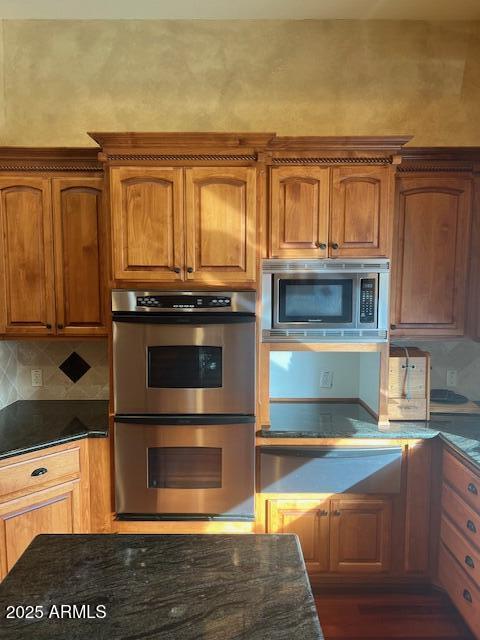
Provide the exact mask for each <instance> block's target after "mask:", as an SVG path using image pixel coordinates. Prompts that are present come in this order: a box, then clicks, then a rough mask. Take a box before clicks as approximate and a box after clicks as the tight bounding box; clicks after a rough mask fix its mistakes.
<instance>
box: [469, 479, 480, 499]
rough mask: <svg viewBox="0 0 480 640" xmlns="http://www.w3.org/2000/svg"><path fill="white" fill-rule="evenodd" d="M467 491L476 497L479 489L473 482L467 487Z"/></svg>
mask: <svg viewBox="0 0 480 640" xmlns="http://www.w3.org/2000/svg"><path fill="white" fill-rule="evenodd" d="M467 491H468V492H469V493H473V495H474V496H478V489H477V487H476V486H475V485H474V484H473V482H470V484H469V485H468V487H467Z"/></svg>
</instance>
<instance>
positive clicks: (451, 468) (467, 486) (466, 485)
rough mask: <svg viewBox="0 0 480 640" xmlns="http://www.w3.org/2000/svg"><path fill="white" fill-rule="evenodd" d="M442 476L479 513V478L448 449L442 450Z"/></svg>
mask: <svg viewBox="0 0 480 640" xmlns="http://www.w3.org/2000/svg"><path fill="white" fill-rule="evenodd" d="M443 478H444V480H446V481H447V482H448V484H449V485H451V486H452V487H453V488H454V489H455V491H457V492H458V493H459V494H460V495H461V496H462V498H463V499H464V500H465V502H466V503H467V504H469V505H470V506H471V507H472V508H473V509H475V511H476V512H477V513H478V514H480V478H479V477H478V476H476V475H475V474H474V473H472V472H471V471H470V470H469V469H468V468H467V467H466V466H465V465H464V464H462V463H461V462H460V461H459V460H457V458H455V457H454V456H452V454H451V453H448V451H444V452H443Z"/></svg>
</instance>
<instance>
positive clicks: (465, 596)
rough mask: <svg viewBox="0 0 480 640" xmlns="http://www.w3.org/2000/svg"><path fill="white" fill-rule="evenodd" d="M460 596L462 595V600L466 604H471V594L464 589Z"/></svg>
mask: <svg viewBox="0 0 480 640" xmlns="http://www.w3.org/2000/svg"><path fill="white" fill-rule="evenodd" d="M462 595H463V599H464V600H466V601H467V602H473V598H472V594H471V593H470V591H469V590H468V589H464V590H463V593H462Z"/></svg>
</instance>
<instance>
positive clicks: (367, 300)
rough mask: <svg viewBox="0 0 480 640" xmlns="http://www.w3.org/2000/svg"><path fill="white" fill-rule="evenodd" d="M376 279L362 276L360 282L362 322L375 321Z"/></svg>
mask: <svg viewBox="0 0 480 640" xmlns="http://www.w3.org/2000/svg"><path fill="white" fill-rule="evenodd" d="M375 293H376V292H375V280H374V279H373V278H362V280H361V284H360V322H362V323H365V324H366V323H369V324H371V323H372V322H375Z"/></svg>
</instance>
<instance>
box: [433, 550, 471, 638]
mask: <svg viewBox="0 0 480 640" xmlns="http://www.w3.org/2000/svg"><path fill="white" fill-rule="evenodd" d="M438 575H439V578H440V582H441V583H442V585H443V586H444V587H445V589H446V590H447V592H448V595H449V596H450V598H451V599H452V602H453V604H454V605H455V606H456V607H457V609H458V610H459V611H460V613H461V614H462V616H463V618H464V620H465V622H466V623H467V624H468V625H469V627H470V628H471V629H472V631H473V632H474V634H475V636H476V637H477V638H480V614H479V611H480V591H479V590H478V589H477V587H476V586H475V585H474V584H473V582H472V581H471V580H469V578H467V576H466V575H465V574H464V573H463V571H462V570H461V569H460V568H459V567H458V566H457V563H456V562H455V560H454V559H453V558H452V556H451V555H450V554H449V552H448V551H447V549H446V548H445V547H444V545H443V544H442V545H440V557H439V572H438Z"/></svg>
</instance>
